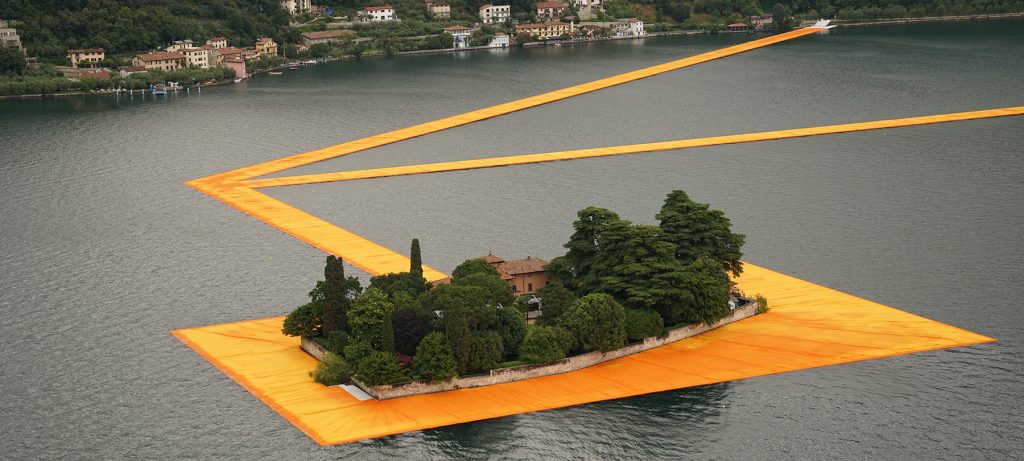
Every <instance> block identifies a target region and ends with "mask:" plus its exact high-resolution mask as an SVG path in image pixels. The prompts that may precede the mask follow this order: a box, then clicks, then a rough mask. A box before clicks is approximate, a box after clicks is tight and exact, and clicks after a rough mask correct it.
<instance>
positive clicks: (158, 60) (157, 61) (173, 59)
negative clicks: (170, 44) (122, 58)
mask: <svg viewBox="0 0 1024 461" xmlns="http://www.w3.org/2000/svg"><path fill="white" fill-rule="evenodd" d="M132 65H133V66H139V67H145V68H146V70H154V69H158V70H177V69H179V68H181V67H184V65H185V56H184V55H182V54H181V53H179V52H177V51H156V52H153V53H146V54H139V55H136V56H135V57H134V58H132Z"/></svg>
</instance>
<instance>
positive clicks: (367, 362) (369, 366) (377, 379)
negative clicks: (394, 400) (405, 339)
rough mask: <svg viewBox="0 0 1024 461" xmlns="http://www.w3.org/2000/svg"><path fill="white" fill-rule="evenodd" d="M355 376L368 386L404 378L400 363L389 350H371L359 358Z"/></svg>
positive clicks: (399, 380) (398, 380)
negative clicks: (371, 351) (368, 353)
mask: <svg viewBox="0 0 1024 461" xmlns="http://www.w3.org/2000/svg"><path fill="white" fill-rule="evenodd" d="M355 374H356V377H357V378H359V380H360V381H362V382H364V383H366V384H367V385H370V386H379V385H381V384H391V383H397V382H401V381H404V380H406V379H407V378H406V376H405V372H404V371H403V370H402V365H401V364H400V363H398V359H397V358H395V354H393V353H391V352H379V351H377V352H373V353H371V354H370V355H367V356H366V357H363V358H362V359H361V360H359V363H358V364H357V365H356V373H355Z"/></svg>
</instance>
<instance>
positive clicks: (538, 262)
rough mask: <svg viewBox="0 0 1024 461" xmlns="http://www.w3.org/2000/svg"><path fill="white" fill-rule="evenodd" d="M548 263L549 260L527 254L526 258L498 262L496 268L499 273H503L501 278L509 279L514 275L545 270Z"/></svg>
mask: <svg viewBox="0 0 1024 461" xmlns="http://www.w3.org/2000/svg"><path fill="white" fill-rule="evenodd" d="M547 263H548V262H547V261H545V260H543V259H540V258H534V257H532V256H527V257H526V259H515V260H512V261H505V262H502V263H500V264H498V267H495V269H497V270H498V273H499V274H501V278H506V279H507V278H510V277H511V276H513V275H519V274H532V273H534V272H544V266H545V265H546V264H547Z"/></svg>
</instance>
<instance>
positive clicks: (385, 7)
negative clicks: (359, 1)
mask: <svg viewBox="0 0 1024 461" xmlns="http://www.w3.org/2000/svg"><path fill="white" fill-rule="evenodd" d="M363 9H364V10H366V11H379V10H393V9H395V7H393V6H391V5H381V6H368V7H366V8H363Z"/></svg>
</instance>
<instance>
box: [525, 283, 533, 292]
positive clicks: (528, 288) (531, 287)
mask: <svg viewBox="0 0 1024 461" xmlns="http://www.w3.org/2000/svg"><path fill="white" fill-rule="evenodd" d="M526 291H533V284H532V283H527V284H526Z"/></svg>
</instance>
